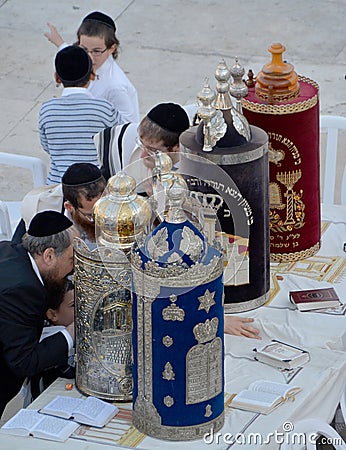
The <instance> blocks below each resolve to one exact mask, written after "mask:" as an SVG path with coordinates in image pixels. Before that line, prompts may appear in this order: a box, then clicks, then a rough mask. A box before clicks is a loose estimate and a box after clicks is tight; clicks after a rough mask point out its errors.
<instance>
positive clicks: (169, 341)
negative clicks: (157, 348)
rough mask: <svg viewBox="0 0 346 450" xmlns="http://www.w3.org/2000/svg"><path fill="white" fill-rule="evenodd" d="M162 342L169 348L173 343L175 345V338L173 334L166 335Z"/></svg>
mask: <svg viewBox="0 0 346 450" xmlns="http://www.w3.org/2000/svg"><path fill="white" fill-rule="evenodd" d="M162 343H163V345H164V346H165V347H167V348H169V347H170V346H171V345H173V339H172V338H171V336H164V337H163V338H162Z"/></svg>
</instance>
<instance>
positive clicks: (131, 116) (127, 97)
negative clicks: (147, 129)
mask: <svg viewBox="0 0 346 450" xmlns="http://www.w3.org/2000/svg"><path fill="white" fill-rule="evenodd" d="M88 89H89V90H90V92H91V93H92V95H93V96H94V97H96V98H105V99H106V100H108V101H109V102H110V103H112V105H113V106H114V107H115V108H116V109H117V110H118V111H119V112H120V114H121V117H122V118H123V120H124V122H139V106H138V96H137V91H136V89H135V87H134V86H133V84H132V83H131V82H130V80H129V79H128V78H127V76H126V75H125V73H124V72H123V70H122V69H121V68H120V67H119V66H118V64H117V63H116V62H115V60H114V58H113V56H112V55H110V56H109V57H108V58H107V59H106V61H105V62H104V63H103V64H102V66H101V67H99V68H98V69H97V71H96V78H95V80H93V81H91V83H90V85H89V88H88Z"/></svg>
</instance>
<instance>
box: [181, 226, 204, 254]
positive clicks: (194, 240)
mask: <svg viewBox="0 0 346 450" xmlns="http://www.w3.org/2000/svg"><path fill="white" fill-rule="evenodd" d="M203 248H204V246H203V241H202V239H201V238H200V237H199V236H198V234H195V233H194V232H193V230H192V229H191V228H189V227H184V228H183V231H182V239H181V241H180V250H181V251H182V252H183V253H184V254H186V255H188V256H190V258H191V259H192V261H194V262H197V261H198V260H199V259H200V257H201V254H202V252H203Z"/></svg>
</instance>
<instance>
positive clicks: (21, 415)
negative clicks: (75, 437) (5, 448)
mask: <svg viewBox="0 0 346 450" xmlns="http://www.w3.org/2000/svg"><path fill="white" fill-rule="evenodd" d="M78 427H79V424H78V423H76V422H72V421H70V420H65V419H60V418H59V417H52V416H44V415H43V414H40V413H39V412H38V411H37V410H34V409H20V410H19V411H18V412H17V414H15V415H14V416H13V417H12V418H11V419H10V420H8V421H7V422H6V423H5V424H4V425H3V426H2V427H1V428H0V432H1V433H5V434H13V435H15V436H32V437H36V438H41V439H48V440H50V441H60V442H64V441H66V439H67V438H68V437H69V436H71V434H72V433H73V432H74V431H75V430H76V429H77V428H78Z"/></svg>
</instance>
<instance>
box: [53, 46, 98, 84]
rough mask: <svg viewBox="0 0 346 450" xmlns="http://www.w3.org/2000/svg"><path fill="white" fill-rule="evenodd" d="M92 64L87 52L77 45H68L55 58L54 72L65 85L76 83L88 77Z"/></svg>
mask: <svg viewBox="0 0 346 450" xmlns="http://www.w3.org/2000/svg"><path fill="white" fill-rule="evenodd" d="M91 69H92V62H91V59H90V57H89V55H88V54H87V52H86V51H85V50H84V49H83V48H81V47H78V46H77V45H69V46H68V47H65V48H63V49H62V50H60V51H59V52H58V53H57V54H56V57H55V70H56V73H57V74H58V76H59V78H60V80H61V81H62V82H63V83H65V82H69V83H78V82H80V81H82V80H83V79H84V78H86V77H88V76H89V75H90V72H91Z"/></svg>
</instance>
